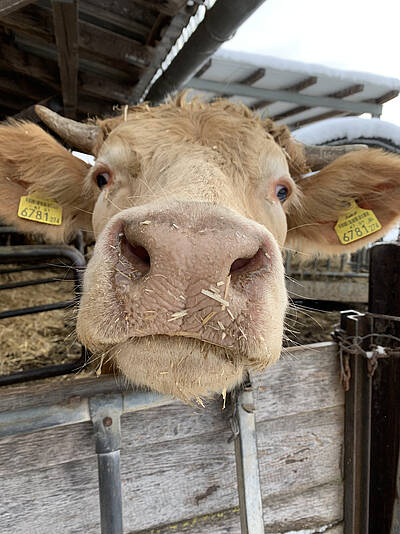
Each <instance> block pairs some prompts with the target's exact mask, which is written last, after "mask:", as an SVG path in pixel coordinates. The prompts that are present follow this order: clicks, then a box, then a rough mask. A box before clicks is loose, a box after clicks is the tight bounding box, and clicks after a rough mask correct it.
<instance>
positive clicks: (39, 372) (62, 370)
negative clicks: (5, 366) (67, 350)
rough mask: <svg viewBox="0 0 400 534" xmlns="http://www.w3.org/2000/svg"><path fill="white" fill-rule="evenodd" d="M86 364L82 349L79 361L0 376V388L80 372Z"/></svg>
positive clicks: (86, 359) (85, 356) (84, 353)
mask: <svg viewBox="0 0 400 534" xmlns="http://www.w3.org/2000/svg"><path fill="white" fill-rule="evenodd" d="M87 362H88V357H87V353H86V349H85V348H84V347H82V352H81V357H80V358H79V360H74V361H73V362H70V363H62V364H58V365H45V366H44V367H37V368H35V369H27V370H25V371H19V372H18V373H12V374H10V375H1V376H0V386H8V385H10V384H20V383H21V382H29V381H30V380H38V379H39V378H40V379H43V378H50V377H52V376H56V375H66V374H69V373H75V372H78V371H81V370H82V369H83V368H84V367H85V365H86V364H87Z"/></svg>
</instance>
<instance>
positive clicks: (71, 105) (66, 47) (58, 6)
mask: <svg viewBox="0 0 400 534" xmlns="http://www.w3.org/2000/svg"><path fill="white" fill-rule="evenodd" d="M52 6H53V19H54V31H55V36H56V43H57V55H58V67H59V69H60V79H61V92H62V97H63V103H64V115H65V116H66V117H70V118H72V119H74V118H75V117H76V106H77V101H78V71H79V29H78V0H69V1H68V0H62V1H60V0H53V1H52Z"/></svg>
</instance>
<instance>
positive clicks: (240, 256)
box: [0, 94, 400, 402]
mask: <svg viewBox="0 0 400 534" xmlns="http://www.w3.org/2000/svg"><path fill="white" fill-rule="evenodd" d="M36 109H37V113H38V115H39V116H40V117H41V119H42V121H43V122H44V123H46V125H47V126H48V127H49V128H50V129H51V130H52V131H53V132H55V133H56V134H57V135H58V136H59V137H60V138H62V139H63V140H64V141H66V142H67V143H68V144H69V145H70V146H72V147H74V148H76V149H77V150H81V151H84V152H87V153H90V154H92V155H94V157H95V164H94V165H93V166H89V165H88V164H86V163H85V162H83V161H81V160H79V159H77V158H76V157H74V156H73V155H72V154H71V153H70V152H69V151H68V150H67V149H66V148H64V147H63V146H62V145H61V144H59V143H58V142H57V141H56V140H55V138H53V136H51V135H49V134H48V133H46V132H45V131H44V130H43V129H41V128H40V127H39V126H38V125H36V124H33V123H28V122H13V121H9V122H8V123H4V124H3V125H1V126H0V197H1V203H0V217H1V219H2V220H4V221H6V223H7V224H12V225H14V226H15V227H17V228H18V229H19V230H21V231H24V232H27V233H33V234H37V235H40V236H42V238H44V239H45V240H46V241H49V242H68V241H69V240H70V239H71V238H72V237H73V236H74V234H75V233H76V232H77V231H79V230H82V231H83V232H84V233H85V235H86V236H87V241H90V240H91V239H92V237H93V238H94V239H95V240H96V244H95V248H94V252H93V257H92V258H91V260H90V262H89V264H88V267H87V271H86V273H85V277H84V288H83V295H82V298H81V302H80V306H79V313H78V319H77V332H78V337H79V339H80V340H81V341H82V343H83V344H84V345H85V346H87V347H88V348H89V349H90V350H91V351H92V352H93V354H94V355H95V356H96V357H98V356H100V355H103V356H104V355H105V356H106V357H107V358H108V359H110V360H111V361H112V362H113V363H114V365H115V367H116V368H117V369H118V371H119V372H120V373H122V375H125V377H127V379H128V380H129V381H130V382H132V383H134V384H135V385H137V386H144V387H147V388H151V389H153V390H156V391H159V392H162V393H166V394H171V395H173V396H175V397H177V398H180V399H182V400H184V401H187V402H192V401H193V400H195V399H198V400H200V399H202V398H207V397H211V396H213V395H215V394H223V395H224V394H225V393H226V391H229V390H230V389H232V388H234V387H235V386H236V385H238V384H239V383H241V382H242V381H243V378H244V376H245V375H246V373H247V371H248V370H250V369H255V370H261V369H264V368H265V367H266V366H267V365H269V364H271V363H273V362H274V361H275V360H277V358H278V357H279V355H280V352H281V345H282V336H283V328H284V319H285V312H286V309H287V302H288V299H287V294H286V289H285V282H284V269H283V262H282V254H281V251H282V249H283V248H285V247H286V248H289V249H292V250H296V251H303V252H304V251H306V252H308V253H324V254H340V253H343V252H349V251H353V250H355V249H357V248H359V247H362V246H364V245H365V244H366V243H368V242H370V241H372V240H376V239H378V238H380V237H381V236H383V235H384V234H385V233H386V232H387V231H388V230H389V228H390V227H392V226H393V225H395V224H396V222H397V221H398V220H399V217H400V158H399V157H398V156H396V155H394V154H389V153H384V152H383V151H381V150H377V149H365V150H361V149H360V150H351V149H349V150H348V149H347V148H346V147H343V148H336V151H335V149H329V148H324V147H321V148H316V147H305V146H303V145H301V144H300V143H298V142H296V141H295V140H294V139H293V138H292V137H291V135H290V132H289V130H288V129H287V127H285V126H282V125H281V126H279V125H277V124H275V123H273V122H272V121H271V120H269V119H261V118H260V117H258V116H256V115H255V114H253V112H252V111H250V110H249V109H248V108H247V107H245V106H244V105H240V104H234V103H232V102H231V101H228V100H224V99H221V100H216V101H214V102H212V103H206V102H204V101H201V100H200V99H197V98H194V99H189V98H188V97H187V96H185V94H180V95H178V96H176V97H174V98H170V99H169V100H167V101H166V102H165V103H163V104H161V105H159V106H155V107H150V106H149V105H148V104H146V103H144V104H140V105H138V106H132V107H129V108H128V107H125V108H124V109H123V110H122V112H121V114H120V115H117V116H114V117H110V118H106V119H104V120H100V119H96V120H92V121H89V122H87V123H79V122H76V121H73V120H71V119H66V118H64V117H61V116H59V115H57V114H55V113H54V112H52V111H51V110H49V109H46V108H43V107H40V106H37V108H36ZM357 148H360V147H357ZM316 168H319V169H320V170H319V172H317V173H312V172H310V171H311V170H315V169H316ZM29 195H36V196H37V195H39V197H43V198H46V199H51V200H52V201H54V202H56V203H57V205H58V206H60V207H61V209H62V223H61V224H58V225H56V224H54V225H51V224H43V222H36V221H32V220H28V219H26V218H21V216H18V210H19V203H20V199H21V197H26V196H28V197H29ZM351 206H353V207H354V206H357V209H359V210H363V212H364V211H365V210H371V211H372V212H373V214H374V217H376V219H377V220H378V221H379V226H377V227H376V228H375V230H374V231H373V233H369V234H368V235H363V236H362V237H360V238H359V239H357V240H356V241H351V240H350V241H351V242H349V243H348V244H346V243H343V242H341V240H340V239H339V236H338V234H337V232H336V231H335V227H336V225H337V222H338V220H339V219H340V218H341V217H344V216H345V215H346V213H348V210H349V209H350V207H351Z"/></svg>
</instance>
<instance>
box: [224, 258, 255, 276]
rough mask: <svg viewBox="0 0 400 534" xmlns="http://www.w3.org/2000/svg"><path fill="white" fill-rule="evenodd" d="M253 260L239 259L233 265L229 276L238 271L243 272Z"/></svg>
mask: <svg viewBox="0 0 400 534" xmlns="http://www.w3.org/2000/svg"><path fill="white" fill-rule="evenodd" d="M251 260H252V258H239V259H238V260H235V261H234V262H233V263H232V265H231V270H230V272H229V274H232V273H234V272H236V271H241V270H242V269H243V268H244V267H246V265H248V264H249V263H250V262H251Z"/></svg>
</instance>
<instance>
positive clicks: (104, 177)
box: [95, 172, 110, 189]
mask: <svg viewBox="0 0 400 534" xmlns="http://www.w3.org/2000/svg"><path fill="white" fill-rule="evenodd" d="M95 180H96V184H97V186H98V187H99V189H103V187H104V186H106V185H107V184H108V182H109V181H110V174H109V173H108V172H99V174H97V175H96V178H95Z"/></svg>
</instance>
